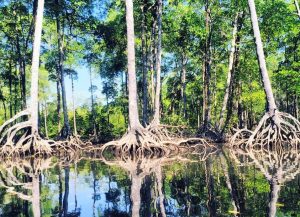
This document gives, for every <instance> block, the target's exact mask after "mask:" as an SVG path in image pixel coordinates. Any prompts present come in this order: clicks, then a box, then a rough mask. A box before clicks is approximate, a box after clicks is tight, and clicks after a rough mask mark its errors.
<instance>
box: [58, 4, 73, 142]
mask: <svg viewBox="0 0 300 217" xmlns="http://www.w3.org/2000/svg"><path fill="white" fill-rule="evenodd" d="M55 2H56V5H57V7H58V9H57V11H56V31H57V36H58V37H57V45H58V49H59V50H58V52H59V55H58V69H59V78H60V84H61V92H62V104H63V117H64V126H63V128H62V131H61V136H62V137H68V136H70V135H71V129H70V123H69V117H68V107H67V96H66V88H65V76H64V65H63V64H64V55H65V54H64V44H63V43H64V42H63V40H64V39H63V38H64V33H63V32H64V26H61V21H60V12H59V11H58V10H60V9H59V6H60V2H59V0H56V1H55Z"/></svg>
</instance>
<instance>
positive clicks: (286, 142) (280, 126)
mask: <svg viewBox="0 0 300 217" xmlns="http://www.w3.org/2000/svg"><path fill="white" fill-rule="evenodd" d="M229 145H230V146H239V147H240V146H245V147H251V148H265V147H268V148H269V147H271V148H276V147H282V146H298V145H300V122H299V121H298V120H297V119H296V118H294V117H293V116H292V115H290V114H287V113H283V112H278V111H275V115H273V116H270V115H269V113H266V114H265V115H264V116H263V118H262V119H261V121H260V122H259V124H258V126H257V127H256V129H255V130H254V131H253V132H252V131H249V130H245V129H243V130H240V131H237V132H236V133H235V135H234V136H233V137H232V139H231V141H230V144H229Z"/></svg>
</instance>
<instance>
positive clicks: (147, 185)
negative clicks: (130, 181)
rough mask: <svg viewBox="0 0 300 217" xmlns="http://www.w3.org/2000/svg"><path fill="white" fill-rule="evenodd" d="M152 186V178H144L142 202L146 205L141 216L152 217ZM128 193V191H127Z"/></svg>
mask: <svg viewBox="0 0 300 217" xmlns="http://www.w3.org/2000/svg"><path fill="white" fill-rule="evenodd" d="M151 185H152V177H151V176H150V175H148V176H146V177H145V178H144V182H143V185H142V189H141V191H142V195H141V196H142V198H141V199H142V201H143V202H144V203H145V206H142V208H143V209H142V210H141V216H144V217H151V216H152V215H151V205H150V204H151V202H152V201H151V199H152V198H151V190H152V188H151ZM125 192H126V191H125Z"/></svg>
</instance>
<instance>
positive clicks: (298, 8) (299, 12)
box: [294, 0, 300, 19]
mask: <svg viewBox="0 0 300 217" xmlns="http://www.w3.org/2000/svg"><path fill="white" fill-rule="evenodd" d="M294 3H295V7H296V10H297V14H298V17H299V19H300V7H299V3H298V0H294Z"/></svg>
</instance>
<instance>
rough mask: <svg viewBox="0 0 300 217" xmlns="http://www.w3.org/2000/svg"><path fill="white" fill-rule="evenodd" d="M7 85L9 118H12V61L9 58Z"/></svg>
mask: <svg viewBox="0 0 300 217" xmlns="http://www.w3.org/2000/svg"><path fill="white" fill-rule="evenodd" d="M8 79H9V80H8V85H9V118H12V116H13V114H12V96H13V93H12V63H11V60H10V63H9V76H8Z"/></svg>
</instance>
